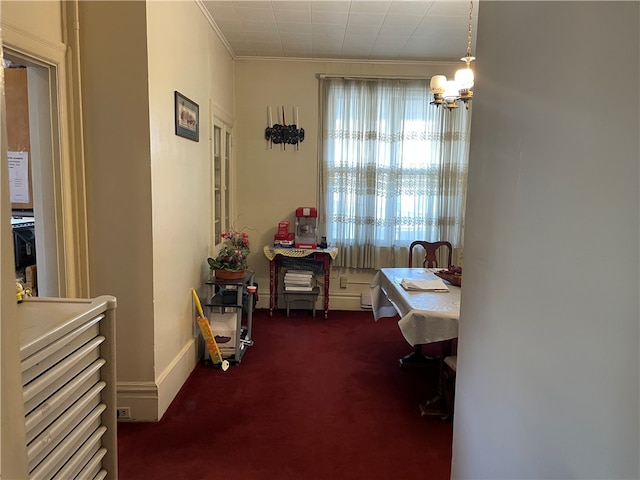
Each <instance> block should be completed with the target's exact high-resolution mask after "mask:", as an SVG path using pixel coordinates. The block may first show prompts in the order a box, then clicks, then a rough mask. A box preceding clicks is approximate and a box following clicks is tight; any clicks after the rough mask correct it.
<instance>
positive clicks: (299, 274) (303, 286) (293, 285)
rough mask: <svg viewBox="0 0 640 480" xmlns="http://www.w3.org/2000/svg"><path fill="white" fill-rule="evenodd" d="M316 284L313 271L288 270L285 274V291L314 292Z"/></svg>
mask: <svg viewBox="0 0 640 480" xmlns="http://www.w3.org/2000/svg"><path fill="white" fill-rule="evenodd" d="M314 286H315V280H314V278H313V272H311V271H309V270H287V272H286V273H285V274H284V291H285V292H312V291H313V287H314Z"/></svg>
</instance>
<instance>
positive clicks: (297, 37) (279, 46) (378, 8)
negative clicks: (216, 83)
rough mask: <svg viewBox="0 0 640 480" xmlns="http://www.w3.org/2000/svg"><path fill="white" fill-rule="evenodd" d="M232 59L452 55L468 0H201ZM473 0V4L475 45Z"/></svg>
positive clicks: (461, 44)
mask: <svg viewBox="0 0 640 480" xmlns="http://www.w3.org/2000/svg"><path fill="white" fill-rule="evenodd" d="M202 5H204V7H205V9H206V10H207V11H208V12H209V14H210V16H211V19H212V20H213V23H214V27H215V28H217V30H218V32H219V33H220V34H221V36H222V37H223V41H224V42H225V43H226V44H227V47H228V48H229V50H230V51H231V53H232V55H233V56H234V57H235V58H257V57H264V58H292V59H293V58H300V59H331V60H354V61H357V60H364V61H395V62H398V61H403V62H406V61H408V62H425V61H457V60H459V59H460V57H462V56H464V54H465V53H466V51H467V35H468V30H469V7H470V1H468V0H436V1H417V0H373V1H371V0H351V1H348V0H335V1H334V0H294V1H280V0H271V1H269V0H258V1H245V0H240V1H237V0H222V1H206V0H203V1H202ZM477 8H478V0H475V2H474V3H473V20H472V22H473V26H472V36H473V38H472V46H471V52H472V53H474V52H475V32H476V23H477Z"/></svg>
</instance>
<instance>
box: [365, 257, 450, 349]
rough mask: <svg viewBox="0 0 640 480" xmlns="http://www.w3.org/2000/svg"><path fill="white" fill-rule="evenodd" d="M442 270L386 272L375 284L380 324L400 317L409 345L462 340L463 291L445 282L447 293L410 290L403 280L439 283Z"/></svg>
mask: <svg viewBox="0 0 640 480" xmlns="http://www.w3.org/2000/svg"><path fill="white" fill-rule="evenodd" d="M439 270H442V269H440V268H382V269H381V270H380V271H379V272H378V273H376V275H375V277H374V278H373V280H372V282H371V286H370V287H371V306H372V310H373V317H374V319H375V320H376V321H377V320H379V319H380V318H383V317H394V316H396V315H399V316H400V320H398V326H399V327H400V331H401V332H402V335H403V336H404V338H405V340H406V341H407V342H408V343H409V345H412V346H415V345H424V344H428V343H433V342H440V341H443V340H450V339H453V338H457V336H458V321H459V319H460V290H461V288H460V287H457V286H455V285H451V284H449V283H448V282H445V281H442V284H443V285H444V286H445V289H446V290H445V291H432V290H419V289H416V290H409V289H407V288H405V287H403V286H402V283H403V280H405V283H406V281H407V280H409V281H413V282H414V283H415V284H417V285H418V286H419V285H420V283H421V282H425V281H426V282H431V281H437V280H438V279H439V277H437V276H436V275H435V273H434V272H437V271H439Z"/></svg>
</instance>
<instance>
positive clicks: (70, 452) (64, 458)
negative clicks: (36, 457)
mask: <svg viewBox="0 0 640 480" xmlns="http://www.w3.org/2000/svg"><path fill="white" fill-rule="evenodd" d="M106 408H107V407H106V405H104V404H100V405H98V406H97V407H96V408H95V409H94V410H93V411H92V412H91V413H90V414H89V415H88V416H87V417H86V418H84V420H82V422H80V424H79V425H78V426H77V427H76V428H74V429H73V431H72V432H71V433H70V434H69V435H67V436H66V437H65V438H64V439H63V440H62V442H60V443H59V444H58V447H57V448H55V449H54V450H53V451H52V452H51V453H50V454H49V455H48V456H47V457H45V458H44V459H43V460H42V461H41V462H40V463H39V464H38V465H32V464H31V463H29V477H30V479H31V480H40V479H49V478H53V476H54V475H55V474H56V473H57V472H58V470H60V469H61V468H62V467H63V466H64V465H65V464H66V463H67V462H70V461H71V460H72V459H73V457H74V456H75V455H76V453H78V458H82V457H81V452H79V451H78V450H79V449H80V447H81V446H82V445H83V444H84V443H85V442H88V439H89V440H92V441H95V438H96V437H97V438H98V439H99V438H100V437H102V435H104V432H106V430H107V428H106V427H105V426H104V425H101V422H100V415H101V414H102V412H104V410H105V409H106ZM89 458H90V457H88V458H86V461H85V462H84V463H86V462H88V461H89ZM74 461H75V460H74Z"/></svg>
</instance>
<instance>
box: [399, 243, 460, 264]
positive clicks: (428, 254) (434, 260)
mask: <svg viewBox="0 0 640 480" xmlns="http://www.w3.org/2000/svg"><path fill="white" fill-rule="evenodd" d="M418 246H420V247H422V248H423V249H424V260H422V266H423V267H424V268H437V267H438V266H439V265H438V256H437V252H438V249H439V248H441V247H444V248H446V249H447V265H445V266H444V267H445V268H449V267H450V266H451V264H452V262H453V247H452V246H451V243H449V242H447V241H445V240H441V241H439V242H425V241H423V240H416V241H415V242H413V243H411V245H410V246H409V268H411V267H412V266H413V249H414V248H415V247H418Z"/></svg>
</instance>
